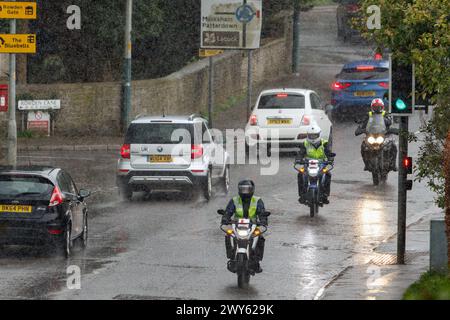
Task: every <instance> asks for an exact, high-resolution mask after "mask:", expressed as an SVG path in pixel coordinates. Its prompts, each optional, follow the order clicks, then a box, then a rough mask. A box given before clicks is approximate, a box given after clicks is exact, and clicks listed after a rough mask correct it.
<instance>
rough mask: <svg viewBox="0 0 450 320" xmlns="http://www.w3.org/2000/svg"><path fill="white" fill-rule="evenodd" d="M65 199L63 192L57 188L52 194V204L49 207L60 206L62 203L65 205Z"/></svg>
mask: <svg viewBox="0 0 450 320" xmlns="http://www.w3.org/2000/svg"><path fill="white" fill-rule="evenodd" d="M63 201H64V199H63V195H62V193H61V191H60V190H59V188H58V187H55V188H54V189H53V193H52V197H51V198H50V203H49V205H48V206H49V207H54V206H58V205H60V204H61V203H63Z"/></svg>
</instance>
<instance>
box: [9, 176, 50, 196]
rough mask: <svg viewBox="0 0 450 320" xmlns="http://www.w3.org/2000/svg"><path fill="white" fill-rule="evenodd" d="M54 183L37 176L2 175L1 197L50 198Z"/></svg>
mask: <svg viewBox="0 0 450 320" xmlns="http://www.w3.org/2000/svg"><path fill="white" fill-rule="evenodd" d="M53 187H54V186H53V184H52V183H51V182H50V181H49V180H47V179H45V178H43V177H37V176H18V175H0V199H39V200H49V201H50V198H51V195H52V192H53Z"/></svg>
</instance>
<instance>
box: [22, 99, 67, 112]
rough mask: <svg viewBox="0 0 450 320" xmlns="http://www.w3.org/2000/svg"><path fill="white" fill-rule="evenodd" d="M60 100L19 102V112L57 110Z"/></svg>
mask: <svg viewBox="0 0 450 320" xmlns="http://www.w3.org/2000/svg"><path fill="white" fill-rule="evenodd" d="M58 109H61V100H21V101H19V110H58Z"/></svg>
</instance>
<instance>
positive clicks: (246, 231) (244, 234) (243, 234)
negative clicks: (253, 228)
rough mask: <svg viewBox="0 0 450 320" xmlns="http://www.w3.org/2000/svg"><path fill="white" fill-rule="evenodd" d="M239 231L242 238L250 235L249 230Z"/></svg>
mask: <svg viewBox="0 0 450 320" xmlns="http://www.w3.org/2000/svg"><path fill="white" fill-rule="evenodd" d="M237 233H238V235H239V237H241V238H246V237H248V234H249V232H248V230H238V231H237Z"/></svg>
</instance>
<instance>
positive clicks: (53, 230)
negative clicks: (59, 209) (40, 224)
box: [47, 227, 64, 235]
mask: <svg viewBox="0 0 450 320" xmlns="http://www.w3.org/2000/svg"><path fill="white" fill-rule="evenodd" d="M47 231H48V233H49V234H52V235H60V234H62V233H63V231H64V230H63V229H61V228H51V227H49V228H47Z"/></svg>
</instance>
